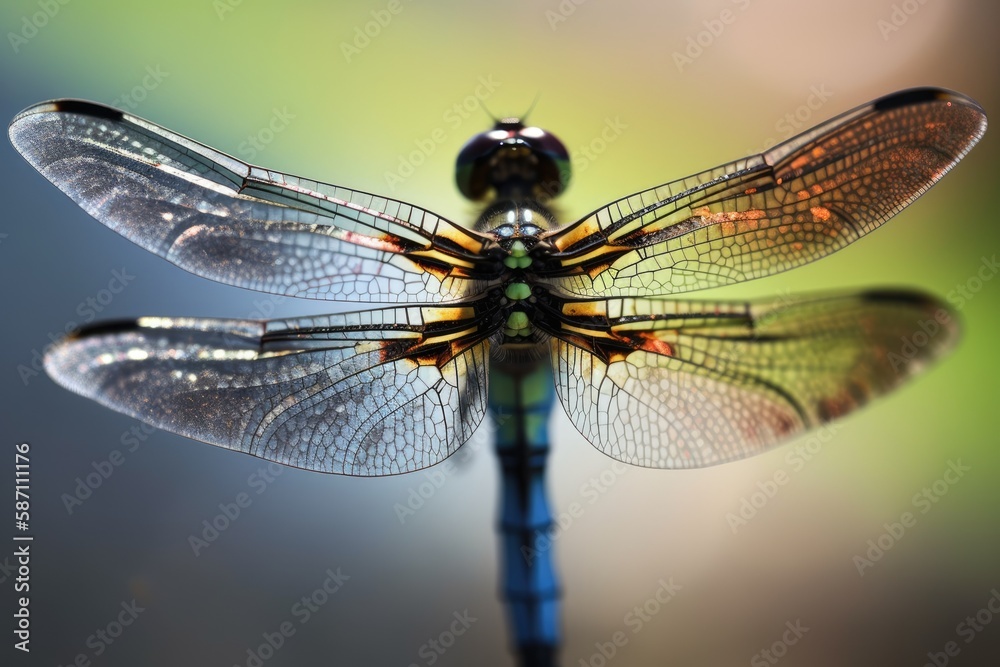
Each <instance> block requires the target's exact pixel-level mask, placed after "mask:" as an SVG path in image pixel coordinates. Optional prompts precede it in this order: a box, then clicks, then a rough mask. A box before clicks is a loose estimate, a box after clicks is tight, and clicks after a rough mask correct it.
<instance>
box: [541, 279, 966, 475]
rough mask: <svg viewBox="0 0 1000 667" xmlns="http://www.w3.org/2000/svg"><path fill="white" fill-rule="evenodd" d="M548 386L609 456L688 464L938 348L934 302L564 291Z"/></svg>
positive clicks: (906, 370) (842, 404)
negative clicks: (568, 297)
mask: <svg viewBox="0 0 1000 667" xmlns="http://www.w3.org/2000/svg"><path fill="white" fill-rule="evenodd" d="M559 310H560V311H561V312H560V319H561V328H560V330H558V331H553V332H552V333H554V334H555V337H553V339H552V343H551V346H552V352H553V354H552V359H553V365H554V370H555V378H556V389H557V393H558V395H559V398H560V399H561V401H562V404H563V406H564V407H565V408H566V411H567V412H568V413H569V415H570V419H571V420H572V421H573V423H574V424H575V425H576V427H577V428H578V429H579V430H580V432H581V433H582V434H583V435H584V436H585V437H586V438H587V439H588V440H590V441H591V442H592V443H593V444H594V445H595V446H596V447H597V448H598V449H599V450H601V451H602V452H604V453H605V454H607V455H608V456H610V457H612V458H614V459H617V460H619V461H624V462H626V463H632V464H636V465H641V466H647V467H653V468H697V467H702V466H708V465H713V464H717V463H723V462H725V461H732V460H736V459H742V458H745V457H748V456H752V455H754V454H758V453H760V452H762V451H764V450H766V449H768V448H770V447H772V446H774V445H776V444H778V443H780V442H782V441H784V440H787V439H789V438H791V437H792V436H794V435H796V434H798V433H801V432H802V431H805V430H806V429H809V428H813V427H816V426H817V425H819V424H822V423H824V422H827V421H829V420H831V419H834V418H836V417H839V416H841V415H844V414H846V413H849V412H852V411H853V410H855V409H857V408H859V407H860V406H862V405H864V404H865V403H867V402H868V401H869V400H870V399H872V398H873V397H876V396H880V395H882V394H885V393H886V392H888V391H890V390H891V389H892V388H893V387H895V386H896V385H898V384H899V383H900V382H902V381H903V380H905V379H906V378H907V377H909V376H911V375H913V374H914V373H917V372H919V371H920V370H921V369H923V368H924V367H925V366H926V365H927V364H928V363H929V362H931V361H933V360H935V359H936V358H938V357H940V356H941V355H943V354H944V353H945V352H947V351H948V350H949V349H951V348H952V347H953V345H954V343H955V341H956V339H957V334H958V328H957V325H956V323H955V320H954V315H953V314H952V313H951V312H950V311H949V310H948V309H947V307H946V306H944V305H943V304H941V303H939V302H937V301H935V300H933V299H931V298H929V297H926V296H923V295H919V294H914V293H907V292H868V293H861V294H854V295H845V296H829V297H825V298H820V299H816V300H805V301H801V300H791V299H788V300H785V301H781V302H776V303H775V302H772V303H762V302H761V303H742V304H739V303H710V302H696V301H681V302H677V301H665V300H647V299H607V300H594V301H584V300H581V301H567V302H564V303H562V304H561V306H560V307H559Z"/></svg>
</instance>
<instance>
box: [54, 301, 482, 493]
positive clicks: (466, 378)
mask: <svg viewBox="0 0 1000 667" xmlns="http://www.w3.org/2000/svg"><path fill="white" fill-rule="evenodd" d="M472 312H473V310H472V309H471V308H439V307H419V308H418V307H410V308H393V309H386V310H375V311H368V312H361V313H349V314H345V315H336V316H328V317H319V318H315V317H313V318H302V319H294V320H282V321H270V322H260V321H245V320H215V319H180V318H177V319H171V318H142V319H139V320H138V321H134V322H126V323H119V324H116V325H103V326H101V327H97V328H93V329H90V330H87V331H83V332H81V333H80V334H78V335H77V336H76V337H73V338H70V339H67V340H65V341H63V342H61V343H59V344H57V345H56V346H54V349H53V350H52V351H51V352H50V353H49V354H48V355H47V356H46V358H45V367H46V370H47V371H48V374H49V375H50V376H51V377H52V378H53V379H54V380H55V381H56V382H58V383H59V384H61V385H62V386H64V387H66V388H67V389H70V390H71V391H74V392H76V393H78V394H80V395H82V396H86V397H87V398H91V399H93V400H96V401H97V402H99V403H101V404H103V405H105V406H107V407H109V408H112V409H114V410H117V411H118V412H123V413H125V414H127V415H131V416H133V417H136V418H138V419H141V420H142V421H144V422H147V423H149V424H152V425H153V426H156V427H157V428H162V429H165V430H168V431H172V432H174V433H178V434H180V435H183V436H186V437H189V438H195V439H197V440H202V441H204V442H208V443H211V444H213V445H218V446H220V447H225V448H227V449H234V450H238V451H242V452H246V453H248V454H252V455H254V456H258V457H261V458H264V459H267V460H270V461H276V462H278V463H282V464H285V465H291V466H295V467H299V468H306V469H308V470H317V471H320V472H327V473H337V474H343V475H359V476H374V475H392V474H396V473H404V472H410V471H413V470H419V469H421V468H425V467H427V466H431V465H434V464H435V463H438V462H439V461H442V460H443V459H445V458H447V457H448V456H450V455H451V454H453V453H454V452H455V450H456V449H458V447H459V446H460V445H461V444H462V443H463V442H465V441H466V440H467V439H468V438H469V437H470V436H471V435H472V433H473V431H474V430H475V428H476V426H477V425H478V424H479V422H480V421H481V420H482V417H483V414H484V412H485V409H486V372H487V358H488V351H487V343H486V342H484V336H485V335H486V334H481V333H480V332H479V331H478V329H477V328H476V327H475V325H474V324H473V322H472Z"/></svg>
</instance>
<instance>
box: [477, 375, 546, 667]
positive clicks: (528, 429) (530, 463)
mask: <svg viewBox="0 0 1000 667" xmlns="http://www.w3.org/2000/svg"><path fill="white" fill-rule="evenodd" d="M488 401H489V410H490V413H491V415H492V417H493V422H494V424H495V427H496V434H495V435H496V447H497V454H498V456H499V458H500V464H501V475H502V479H501V489H502V490H501V494H502V502H501V507H502V509H501V515H500V533H501V536H502V560H503V584H502V585H503V590H504V597H505V599H506V601H507V605H508V610H509V613H510V616H511V622H512V627H513V634H514V641H515V643H516V645H517V647H518V650H519V651H520V652H521V654H522V656H523V657H524V658H525V659H526V660H530V661H529V662H526V664H546V663H545V662H544V660H543V661H542V662H537V663H536V662H534V661H537V660H538V659H539V658H544V657H545V656H552V655H554V654H555V649H556V647H557V646H558V644H559V627H558V625H559V622H558V621H559V586H558V583H557V581H556V576H555V569H554V566H553V559H552V553H551V550H550V549H551V539H550V538H551V535H550V532H551V530H552V526H553V520H552V512H551V509H550V508H549V503H548V499H547V497H546V494H545V486H546V485H545V465H546V459H547V457H548V453H549V435H548V420H549V415H550V413H551V411H552V406H553V404H554V402H555V389H554V385H553V381H552V369H551V365H550V364H549V362H548V360H541V361H537V362H535V363H534V364H532V365H528V366H527V368H526V369H522V370H521V371H520V372H518V371H516V370H514V368H512V366H511V365H509V364H501V363H493V364H491V368H490V387H489V399H488Z"/></svg>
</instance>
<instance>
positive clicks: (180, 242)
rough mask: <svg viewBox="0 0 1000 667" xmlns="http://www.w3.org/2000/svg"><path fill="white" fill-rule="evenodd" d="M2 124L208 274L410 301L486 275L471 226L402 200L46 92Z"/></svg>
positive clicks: (136, 238)
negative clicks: (242, 156)
mask: <svg viewBox="0 0 1000 667" xmlns="http://www.w3.org/2000/svg"><path fill="white" fill-rule="evenodd" d="M9 132H10V140H11V143H13V145H14V147H15V148H16V149H17V150H18V151H19V152H20V153H21V154H22V155H23V156H24V157H25V159H27V160H28V162H29V163H31V165H32V166H33V167H35V168H36V169H37V170H38V171H39V172H40V173H41V174H42V175H43V176H45V178H47V179H49V180H50V181H52V183H54V184H55V185H56V186H57V187H59V189H60V190H62V191H63V192H65V193H66V194H67V195H69V197H70V198H71V199H73V201H75V202H76V203H77V204H79V205H80V206H81V207H82V208H83V209H84V210H86V211H87V212H88V213H90V214H91V215H92V216H94V217H95V218H97V219H98V220H100V221H101V222H103V223H104V224H105V225H107V226H108V227H110V228H111V229H113V230H115V231H116V232H118V233H119V234H122V235H123V236H125V237H126V238H128V239H129V240H131V241H133V242H135V243H137V244H138V245H140V246H142V247H143V248H146V249H147V250H149V251H151V252H153V253H156V254H157V255H160V256H161V257H164V258H166V259H168V260H169V261H171V262H173V263H174V264H176V265H177V266H180V267H182V268H184V269H187V270H188V271H191V272H192V273H195V274H197V275H200V276H204V277H206V278H210V279H212V280H217V281H219V282H223V283H226V284H229V285H237V286H239V287H247V288H250V289H255V290H259V291H263V292H270V293H273V294H282V295H288V296H296V297H306V298H313V299H331V300H354V301H376V302H393V303H406V302H441V301H447V300H452V299H456V298H459V297H461V296H463V295H464V294H466V293H468V292H470V291H478V288H477V287H476V284H477V281H480V280H483V279H484V277H483V275H482V274H481V270H480V269H481V268H482V267H481V266H480V263H481V262H482V261H483V260H482V259H481V258H480V257H479V253H480V251H481V250H482V244H483V242H484V240H485V238H484V237H482V236H481V235H479V234H477V233H475V232H473V231H469V230H466V229H463V228H461V227H458V226H457V225H454V224H452V223H451V222H449V221H447V220H444V219H442V218H440V217H438V216H436V215H434V214H433V213H430V212H428V211H425V210H423V209H420V208H417V207H415V206H411V205H409V204H406V203H403V202H399V201H395V200H392V199H386V198H383V197H376V196H374V195H370V194H366V193H363V192H358V191H356V190H349V189H347V188H342V187H338V186H335V185H326V184H323V183H317V182H315V181H310V180H307V179H303V178H298V177H296V176H290V175H287V174H282V173H279V172H275V171H268V170H265V169H261V168H259V167H252V166H250V165H248V164H246V163H244V162H242V161H240V160H237V159H236V158H233V157H230V156H228V155H225V154H223V153H220V152H218V151H216V150H213V149H211V148H209V147H207V146H204V145H202V144H199V143H197V142H195V141H192V140H190V139H187V138H185V137H182V136H180V135H178V134H175V133H173V132H171V131H169V130H167V129H165V128H162V127H160V126H158V125H155V124H153V123H150V122H148V121H145V120H143V119H141V118H137V117H135V116H132V115H130V114H127V113H123V112H121V111H118V110H116V109H112V108H110V107H105V106H101V105H98V104H94V103H90V102H79V101H73V100H61V101H56V102H46V103H43V104H39V105H37V106H34V107H31V108H30V109H26V110H25V111H23V112H21V113H20V114H18V115H17V117H15V118H14V120H13V121H12V122H11V125H10V130H9ZM485 279H488V277H487V278H485Z"/></svg>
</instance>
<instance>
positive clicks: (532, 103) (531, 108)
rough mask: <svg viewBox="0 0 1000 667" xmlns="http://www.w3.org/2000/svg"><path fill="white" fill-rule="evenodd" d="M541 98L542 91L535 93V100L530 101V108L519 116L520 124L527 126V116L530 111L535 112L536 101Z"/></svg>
mask: <svg viewBox="0 0 1000 667" xmlns="http://www.w3.org/2000/svg"><path fill="white" fill-rule="evenodd" d="M541 96H542V91H538V92H536V93H535V99H533V100H532V101H531V106H529V107H528V110H527V111H525V112H524V115H523V116H521V122H522V123H525V124H527V121H528V114H530V113H531V112H532V111H534V110H535V105H536V104H538V100H539V98H541Z"/></svg>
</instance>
